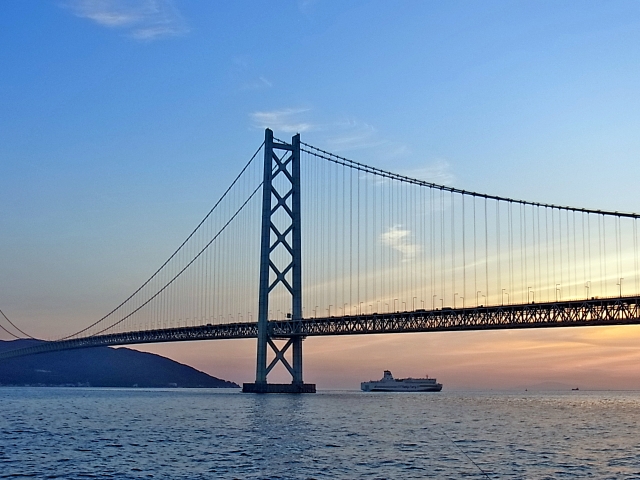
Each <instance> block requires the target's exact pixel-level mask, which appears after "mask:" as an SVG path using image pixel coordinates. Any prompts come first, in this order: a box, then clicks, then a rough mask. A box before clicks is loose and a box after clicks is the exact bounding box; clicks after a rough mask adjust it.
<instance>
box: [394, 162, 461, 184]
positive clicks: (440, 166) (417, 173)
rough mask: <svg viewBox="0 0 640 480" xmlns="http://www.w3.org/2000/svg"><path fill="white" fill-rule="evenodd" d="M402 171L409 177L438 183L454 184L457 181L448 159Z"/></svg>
mask: <svg viewBox="0 0 640 480" xmlns="http://www.w3.org/2000/svg"><path fill="white" fill-rule="evenodd" d="M401 173H402V175H406V176H407V177H411V178H417V179H418V180H424V181H427V182H431V183H437V184H438V185H452V184H453V183H454V182H455V175H454V174H453V173H452V172H451V165H450V164H449V162H447V161H446V160H436V161H434V162H432V163H430V164H429V165H425V166H424V167H420V168H414V169H412V170H405V171H404V172H401Z"/></svg>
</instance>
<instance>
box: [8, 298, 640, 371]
mask: <svg viewBox="0 0 640 480" xmlns="http://www.w3.org/2000/svg"><path fill="white" fill-rule="evenodd" d="M638 324H640V297H637V296H635V297H615V298H597V299H591V300H572V301H563V302H549V303H527V304H520V305H499V306H490V307H467V308H455V309H453V308H446V307H445V308H443V309H437V310H416V311H407V312H396V313H384V314H381V313H380V314H379V313H374V314H369V315H351V316H344V317H342V316H340V317H318V318H305V319H303V320H300V321H295V320H272V321H270V322H269V334H270V336H271V337H272V338H289V337H292V336H298V335H301V336H303V337H314V336H323V335H368V334H381V333H415V332H446V331H464V330H499V329H514V328H549V327H578V326H597V325H638ZM257 335H258V324H257V323H256V322H247V323H228V324H220V325H212V324H209V325H203V326H194V327H177V328H168V329H159V330H144V331H136V332H125V333H113V334H109V335H97V336H93V337H84V338H77V339H69V340H62V341H48V342H43V343H40V344H38V345H34V346H30V347H26V348H20V349H16V350H10V351H6V352H3V353H0V360H2V359H7V358H13V357H21V356H24V355H32V354H36V353H45V352H52V351H56V350H70V349H76V348H88V347H97V346H117V345H136V344H143V343H163V342H184V341H190V340H222V339H232V338H257Z"/></svg>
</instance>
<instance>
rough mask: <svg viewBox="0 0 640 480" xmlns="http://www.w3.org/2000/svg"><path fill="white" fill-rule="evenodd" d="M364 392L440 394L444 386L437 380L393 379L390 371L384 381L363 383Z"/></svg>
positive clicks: (386, 372)
mask: <svg viewBox="0 0 640 480" xmlns="http://www.w3.org/2000/svg"><path fill="white" fill-rule="evenodd" d="M360 388H361V389H362V391H363V392H439V391H440V390H442V384H441V383H437V382H436V379H435V378H428V377H427V378H397V379H396V378H393V375H391V372H390V371H389V370H385V371H384V376H383V377H382V380H372V381H370V382H362V383H361V384H360Z"/></svg>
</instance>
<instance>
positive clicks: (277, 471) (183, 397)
mask: <svg viewBox="0 0 640 480" xmlns="http://www.w3.org/2000/svg"><path fill="white" fill-rule="evenodd" d="M639 425H640V393H638V392H582V391H580V392H556V393H554V392H551V393H550V392H546V393H534V392H519V393H514V392H447V391H443V392H441V393H426V394H425V393H422V394H420V393H362V392H355V391H320V392H319V393H317V394H315V395H314V394H307V395H253V394H242V393H240V392H238V391H233V390H232V391H228V390H227V391H225V390H209V389H203V390H197V389H194V390H188V389H169V390H142V389H90V388H7V387H5V388H0V478H65V479H86V478H117V479H128V478H131V479H134V478H135V479H138V478H161V479H163V478H167V479H209V478H223V479H227V478H228V479H231V478H242V479H244V478H274V479H275V478H292V479H298V478H300V479H306V478H366V479H374V478H391V479H396V478H455V479H458V478H470V479H474V478H477V479H482V478H485V479H486V478H494V479H498V478H500V479H503V478H526V479H536V478H612V479H614V478H615V479H619V478H640V432H639V431H638V426H639Z"/></svg>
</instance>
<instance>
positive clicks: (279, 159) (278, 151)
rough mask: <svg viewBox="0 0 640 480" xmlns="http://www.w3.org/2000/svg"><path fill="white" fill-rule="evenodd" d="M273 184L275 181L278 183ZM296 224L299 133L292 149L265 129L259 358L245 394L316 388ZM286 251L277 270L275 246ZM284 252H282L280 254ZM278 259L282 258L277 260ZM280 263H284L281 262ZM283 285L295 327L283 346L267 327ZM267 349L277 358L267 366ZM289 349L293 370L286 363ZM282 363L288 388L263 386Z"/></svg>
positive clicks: (299, 236) (279, 385)
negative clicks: (308, 354)
mask: <svg viewBox="0 0 640 480" xmlns="http://www.w3.org/2000/svg"><path fill="white" fill-rule="evenodd" d="M276 180H277V181H276ZM300 229H301V223H300V134H298V135H295V136H294V137H293V138H292V139H291V144H290V145H289V144H286V143H280V142H276V141H274V139H273V132H272V131H271V130H270V129H266V130H265V138H264V180H263V183H262V235H261V245H260V289H259V300H258V355H257V364H256V381H255V383H245V384H244V385H243V387H242V390H243V392H249V393H313V392H315V390H316V386H315V385H314V384H309V383H304V381H303V377H302V340H303V336H302V335H301V334H300V328H296V327H295V323H296V321H298V322H299V321H301V320H302V251H301V243H302V242H301V232H300ZM280 245H282V247H284V251H286V255H285V257H286V258H287V259H288V263H286V264H280V265H278V264H277V262H276V260H275V258H274V257H275V255H272V254H273V253H274V251H275V250H276V248H277V247H278V246H280ZM280 250H282V249H280ZM280 258H281V256H280ZM281 262H282V260H281ZM278 285H282V286H283V287H284V288H285V289H286V291H287V292H288V293H289V294H290V296H291V320H292V321H293V324H294V328H293V329H292V333H291V336H289V337H288V340H287V342H286V343H285V344H284V346H283V347H281V348H279V347H278V346H277V345H276V344H275V343H274V341H273V337H272V335H271V331H270V330H271V329H270V327H269V294H270V293H271V292H272V291H273V290H274V289H275V288H276V287H277V286H278ZM267 347H270V348H271V349H272V350H273V351H274V353H275V357H274V358H273V360H272V361H271V362H270V363H269V364H268V365H267ZM290 347H291V348H292V350H293V352H292V357H293V366H291V363H289V361H288V360H287V359H286V358H285V353H286V351H287V350H288V349H289V348H290ZM278 363H282V364H283V365H284V366H285V368H286V369H287V370H288V371H289V373H290V374H291V377H292V379H293V380H292V382H291V383H290V384H288V383H287V384H277V383H267V375H269V372H270V371H271V370H272V369H273V367H275V366H276V365H277V364H278Z"/></svg>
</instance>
